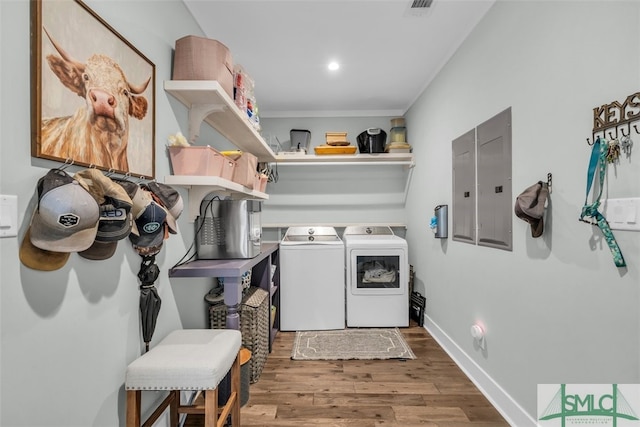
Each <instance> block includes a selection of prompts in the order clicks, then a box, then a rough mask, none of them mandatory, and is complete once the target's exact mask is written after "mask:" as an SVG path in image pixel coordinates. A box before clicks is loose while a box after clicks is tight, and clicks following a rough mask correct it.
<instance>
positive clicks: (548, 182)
mask: <svg viewBox="0 0 640 427" xmlns="http://www.w3.org/2000/svg"><path fill="white" fill-rule="evenodd" d="M552 182H553V175H551V172H549V173H548V174H547V188H548V189H549V194H551V186H552Z"/></svg>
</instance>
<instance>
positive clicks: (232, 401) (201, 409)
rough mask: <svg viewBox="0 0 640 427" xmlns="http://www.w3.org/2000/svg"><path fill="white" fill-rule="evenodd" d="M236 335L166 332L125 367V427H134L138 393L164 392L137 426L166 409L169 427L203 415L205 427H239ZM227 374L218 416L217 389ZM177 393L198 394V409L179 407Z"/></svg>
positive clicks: (228, 331) (238, 341)
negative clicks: (228, 385) (228, 387)
mask: <svg viewBox="0 0 640 427" xmlns="http://www.w3.org/2000/svg"><path fill="white" fill-rule="evenodd" d="M241 345H242V334H241V333H240V331H236V330H233V329H185V330H179V331H174V332H171V333H170V334H169V335H167V337H166V338H165V339H163V340H162V341H161V342H160V343H158V344H157V345H156V346H155V347H153V348H152V349H151V350H150V351H148V352H147V353H145V354H143V355H142V356H140V357H139V358H138V359H136V360H134V361H133V362H131V364H130V365H129V366H128V367H127V374H126V378H125V389H126V390H127V427H139V426H140V425H141V424H140V400H141V393H142V391H143V390H168V391H169V396H167V398H166V399H164V400H163V401H162V403H160V405H159V406H158V408H157V409H156V410H155V411H154V412H153V414H151V416H149V418H148V419H147V420H146V421H145V422H144V424H142V425H143V426H150V425H152V424H153V423H154V422H155V421H156V420H157V419H158V418H159V417H160V415H162V413H163V412H164V410H165V409H166V408H167V407H169V414H170V415H169V417H170V422H171V425H172V426H177V425H178V414H179V413H186V414H204V418H205V424H204V425H205V427H214V426H216V427H222V426H223V425H224V423H225V421H226V419H227V416H228V415H229V414H231V421H232V423H231V425H232V426H234V427H236V426H240V358H239V354H240V347H241ZM229 371H231V392H230V393H229V398H228V400H227V402H226V404H225V405H224V406H223V407H222V408H221V410H220V414H218V412H219V411H218V384H220V381H222V380H223V379H224V377H225V376H226V375H227V373H228V372H229ZM181 390H202V391H203V392H204V405H198V406H183V405H181V404H180V391H181Z"/></svg>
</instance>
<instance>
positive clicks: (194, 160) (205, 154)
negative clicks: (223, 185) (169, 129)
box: [169, 145, 233, 179]
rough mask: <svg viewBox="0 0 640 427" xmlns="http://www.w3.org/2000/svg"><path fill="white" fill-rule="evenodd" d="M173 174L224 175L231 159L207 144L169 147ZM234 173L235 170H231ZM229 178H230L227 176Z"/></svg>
mask: <svg viewBox="0 0 640 427" xmlns="http://www.w3.org/2000/svg"><path fill="white" fill-rule="evenodd" d="M169 157H170V159H171V168H172V169H173V175H205V176H222V175H223V173H225V172H226V173H227V174H228V173H229V172H228V171H226V169H228V168H229V167H230V166H229V165H228V164H226V163H227V161H228V160H229V159H227V158H226V157H225V156H223V155H222V153H220V152H218V151H217V150H216V149H214V148H212V147H209V146H208V145H207V146H191V147H169ZM231 173H233V171H231ZM227 179H229V178H227Z"/></svg>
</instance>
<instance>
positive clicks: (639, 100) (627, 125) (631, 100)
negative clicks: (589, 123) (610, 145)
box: [587, 92, 640, 146]
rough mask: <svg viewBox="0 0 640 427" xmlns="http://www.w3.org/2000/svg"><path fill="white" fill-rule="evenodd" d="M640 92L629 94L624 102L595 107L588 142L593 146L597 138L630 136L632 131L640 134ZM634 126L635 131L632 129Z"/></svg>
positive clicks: (613, 138) (611, 138)
mask: <svg viewBox="0 0 640 427" xmlns="http://www.w3.org/2000/svg"><path fill="white" fill-rule="evenodd" d="M638 124H640V92H636V93H634V94H631V95H629V96H627V98H626V99H625V100H624V101H623V102H622V103H620V102H618V101H613V102H611V103H609V104H603V105H601V106H598V107H595V108H594V109H593V129H592V132H591V139H590V138H587V144H588V145H589V146H592V145H593V144H594V143H595V141H596V139H597V138H607V137H608V138H609V139H610V140H616V139H618V138H630V137H631V134H632V132H635V133H636V134H640V129H638ZM631 128H633V131H632V129H631Z"/></svg>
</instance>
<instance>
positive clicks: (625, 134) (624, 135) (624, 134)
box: [620, 126, 631, 137]
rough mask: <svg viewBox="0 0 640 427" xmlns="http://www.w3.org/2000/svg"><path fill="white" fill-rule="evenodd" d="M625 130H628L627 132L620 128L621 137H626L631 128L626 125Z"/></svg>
mask: <svg viewBox="0 0 640 427" xmlns="http://www.w3.org/2000/svg"><path fill="white" fill-rule="evenodd" d="M627 131H628V132H629V133H624V128H621V129H620V133H621V134H622V136H623V137H627V136H629V134H630V133H631V129H630V128H629V126H627Z"/></svg>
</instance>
